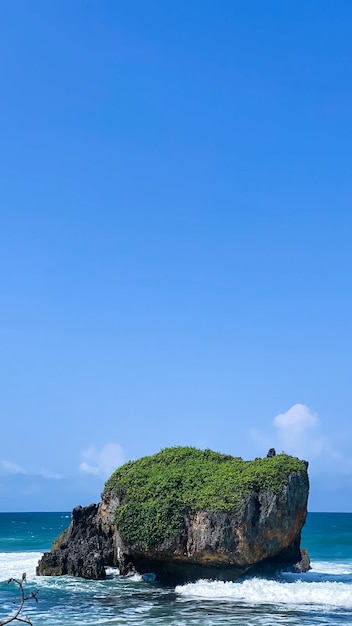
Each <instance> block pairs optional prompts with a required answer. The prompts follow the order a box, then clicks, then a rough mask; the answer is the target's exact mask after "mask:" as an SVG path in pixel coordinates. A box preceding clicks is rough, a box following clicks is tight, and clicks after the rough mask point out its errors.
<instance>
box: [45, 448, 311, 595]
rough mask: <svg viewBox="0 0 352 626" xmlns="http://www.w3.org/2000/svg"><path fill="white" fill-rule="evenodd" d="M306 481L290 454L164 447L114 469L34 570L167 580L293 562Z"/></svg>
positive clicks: (228, 575)
mask: <svg viewBox="0 0 352 626" xmlns="http://www.w3.org/2000/svg"><path fill="white" fill-rule="evenodd" d="M308 489H309V483H308V474H307V463H305V462H304V461H300V460H299V459H296V458H295V457H289V456H287V455H276V456H271V457H267V458H265V459H256V460H255V461H242V459H238V458H234V457H230V456H228V455H220V454H217V453H213V452H211V451H210V450H206V451H200V450H196V449H194V448H170V449H166V450H163V451H161V452H160V453H159V454H157V455H154V456H152V457H145V458H144V459H140V460H139V461H135V462H130V463H127V464H126V465H124V466H122V467H121V468H119V469H118V470H116V472H115V473H114V474H113V475H112V477H111V478H110V479H109V480H108V481H107V483H106V486H105V491H104V493H103V494H102V500H101V502H100V504H99V505H90V506H89V507H85V508H82V507H77V508H75V509H74V510H73V514H72V521H71V524H70V526H69V528H68V529H67V530H66V531H65V532H64V533H63V534H62V535H61V536H60V537H59V538H58V539H57V540H56V542H54V544H53V546H52V551H51V552H49V553H46V554H44V556H43V557H42V559H41V561H40V562H39V565H38V568H37V573H38V574H39V575H60V574H70V575H73V576H82V577H84V578H92V579H102V578H104V577H105V567H106V566H115V567H119V569H120V572H121V573H122V574H128V573H129V572H130V571H135V570H137V571H139V572H140V573H142V574H143V573H146V572H155V573H156V575H157V578H158V579H159V580H160V581H161V582H166V583H177V582H185V581H190V580H196V579H197V578H200V577H201V578H207V577H208V578H219V579H225V580H234V579H236V578H237V577H238V576H240V575H241V574H243V573H245V572H247V571H254V570H255V569H256V568H265V567H276V568H277V567H286V568H287V567H290V566H292V567H294V568H297V567H299V565H297V563H299V562H300V561H301V552H300V538H301V529H302V526H303V524H304V522H305V519H306V514H307V499H308ZM308 566H309V561H308Z"/></svg>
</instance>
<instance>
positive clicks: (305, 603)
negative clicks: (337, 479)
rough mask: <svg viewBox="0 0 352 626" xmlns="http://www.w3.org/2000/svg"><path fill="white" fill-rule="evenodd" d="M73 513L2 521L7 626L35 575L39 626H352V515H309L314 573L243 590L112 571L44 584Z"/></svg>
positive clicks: (33, 613)
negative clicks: (41, 569)
mask: <svg viewBox="0 0 352 626" xmlns="http://www.w3.org/2000/svg"><path fill="white" fill-rule="evenodd" d="M69 522H70V513H67V512H61V513H0V624H1V622H2V621H4V620H5V618H6V617H8V616H9V615H11V614H13V612H14V611H15V609H16V606H17V605H16V601H17V600H18V598H19V589H18V588H17V587H16V585H15V584H14V583H10V584H9V583H8V582H7V581H8V579H9V578H11V577H14V578H16V577H17V578H20V577H21V576H22V573H23V572H26V574H27V582H26V584H25V591H26V593H27V594H29V593H31V592H36V591H37V590H39V593H38V602H35V601H34V600H28V601H27V602H26V603H25V610H24V612H23V616H25V615H27V616H28V618H29V619H30V620H31V621H32V623H33V626H44V625H45V626H58V625H61V626H81V625H82V626H83V625H87V626H88V625H93V624H94V625H96V626H114V625H116V626H117V625H122V624H123V625H124V626H137V625H138V626H142V625H143V626H186V625H187V626H230V625H231V626H239V625H241V626H281V625H285V626H298V625H300V626H302V625H307V626H315V625H316V626H318V625H319V626H342V625H347V624H348V625H349V626H351V625H352V513H309V514H308V518H307V522H306V524H305V527H304V529H303V533H302V546H303V547H305V548H307V549H308V552H309V555H310V558H311V565H312V569H311V570H310V571H309V572H307V573H305V574H292V573H287V572H286V573H285V572H277V574H276V575H275V576H271V577H270V578H263V577H251V576H249V577H246V578H243V579H241V580H238V581H236V582H221V581H217V580H198V581H197V582H195V583H193V584H185V585H179V586H177V587H164V586H161V585H160V584H158V582H155V581H154V582H148V581H145V580H143V579H142V578H141V577H140V576H138V575H135V576H134V577H132V578H122V577H120V576H119V573H118V570H114V569H109V570H108V571H107V575H108V577H107V579H106V580H104V581H98V582H96V581H88V580H83V579H79V578H72V577H70V576H60V577H37V576H36V574H35V568H36V565H37V562H38V559H39V558H40V556H41V554H42V553H43V552H44V551H47V550H49V549H50V546H51V543H52V541H53V540H54V539H55V538H56V537H57V536H58V535H59V534H60V533H61V532H62V531H63V530H64V529H65V528H66V527H67V526H68V524H69Z"/></svg>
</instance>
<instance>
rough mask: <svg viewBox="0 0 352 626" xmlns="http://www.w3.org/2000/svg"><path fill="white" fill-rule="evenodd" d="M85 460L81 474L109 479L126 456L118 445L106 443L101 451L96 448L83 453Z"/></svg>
mask: <svg viewBox="0 0 352 626" xmlns="http://www.w3.org/2000/svg"><path fill="white" fill-rule="evenodd" d="M82 456H83V458H84V459H85V460H84V461H83V462H82V463H81V464H80V466H79V469H80V471H81V472H84V473H86V474H94V475H95V476H100V477H101V478H104V479H106V478H109V476H110V475H111V474H112V472H113V471H114V470H115V469H116V468H117V467H119V465H122V463H123V462H124V454H123V450H122V448H121V446H119V444H117V443H106V444H105V446H103V447H102V448H101V449H100V450H97V449H96V448H95V447H94V446H92V447H91V448H89V449H88V450H85V451H84V452H83V453H82Z"/></svg>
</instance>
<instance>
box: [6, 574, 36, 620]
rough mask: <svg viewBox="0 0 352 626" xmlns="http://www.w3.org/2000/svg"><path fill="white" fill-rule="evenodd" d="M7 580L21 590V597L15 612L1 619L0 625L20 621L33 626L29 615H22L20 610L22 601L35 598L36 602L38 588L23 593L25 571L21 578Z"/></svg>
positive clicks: (25, 579)
mask: <svg viewBox="0 0 352 626" xmlns="http://www.w3.org/2000/svg"><path fill="white" fill-rule="evenodd" d="M7 582H8V583H15V584H16V585H17V586H18V587H19V589H20V592H21V597H20V600H19V605H18V608H17V610H16V611H15V613H14V614H13V615H11V616H10V617H7V618H6V619H5V620H3V621H1V622H0V626H5V624H10V622H22V624H29V626H33V623H32V622H31V620H30V619H29V617H22V615H21V612H22V609H23V606H24V603H25V602H27V600H35V601H36V602H38V593H39V589H37V591H31V593H30V594H29V595H28V596H26V595H25V593H24V583H25V582H27V576H26V574H25V573H23V574H22V577H21V580H17V578H9V580H8V581H7ZM15 602H16V601H15V600H14V603H15ZM20 615H21V617H20Z"/></svg>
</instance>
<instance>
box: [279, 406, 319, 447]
mask: <svg viewBox="0 0 352 626" xmlns="http://www.w3.org/2000/svg"><path fill="white" fill-rule="evenodd" d="M273 424H274V426H275V427H276V429H277V437H278V444H279V447H281V449H282V450H284V451H285V452H288V453H290V454H296V455H298V456H302V455H307V454H308V455H309V457H310V458H311V457H312V456H319V454H321V452H322V450H323V445H324V444H323V439H322V438H321V436H320V421H319V419H318V416H317V415H316V413H313V412H312V411H311V410H310V408H309V407H308V406H306V405H305V404H294V405H293V406H291V408H290V409H289V410H288V411H286V413H280V414H279V415H277V416H276V417H275V418H274V421H273Z"/></svg>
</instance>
